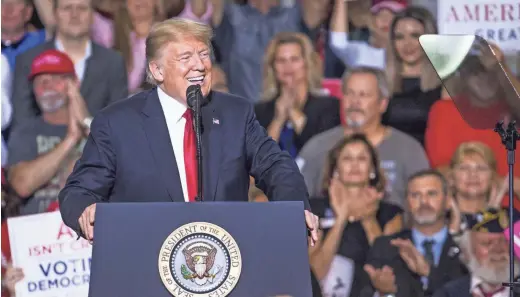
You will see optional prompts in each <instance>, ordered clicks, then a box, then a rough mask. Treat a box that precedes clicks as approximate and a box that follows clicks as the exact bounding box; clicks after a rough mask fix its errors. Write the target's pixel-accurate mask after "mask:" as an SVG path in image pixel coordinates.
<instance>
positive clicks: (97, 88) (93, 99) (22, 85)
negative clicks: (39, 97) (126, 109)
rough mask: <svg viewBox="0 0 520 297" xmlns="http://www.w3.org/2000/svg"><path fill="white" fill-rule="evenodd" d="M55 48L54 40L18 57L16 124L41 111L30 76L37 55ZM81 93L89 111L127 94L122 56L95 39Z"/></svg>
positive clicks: (92, 112)
mask: <svg viewBox="0 0 520 297" xmlns="http://www.w3.org/2000/svg"><path fill="white" fill-rule="evenodd" d="M49 49H55V43H54V40H51V41H48V42H45V43H43V44H40V45H38V46H36V47H34V48H32V49H30V50H28V51H26V52H24V53H23V54H21V55H18V57H16V67H15V71H14V82H13V97H12V102H13V125H16V124H18V123H20V122H22V121H24V120H26V119H31V118H33V117H35V116H37V115H38V114H39V112H40V110H39V108H38V106H37V105H36V100H35V99H34V95H33V92H32V84H31V82H30V81H29V79H28V76H29V74H30V73H31V64H32V61H33V60H34V58H36V56H38V55H39V54H41V53H42V52H43V51H46V50H49ZM80 93H81V95H82V96H83V98H84V99H85V103H86V104H87V108H88V110H89V112H90V114H92V115H94V114H96V112H98V111H99V110H101V109H102V108H103V107H105V106H107V105H109V104H111V103H113V102H115V101H117V100H121V99H124V98H126V97H127V96H128V79H127V73H126V66H125V61H124V59H123V56H121V55H120V54H119V53H117V52H115V51H114V50H111V49H107V48H105V47H102V46H100V45H98V44H96V43H94V42H92V55H91V56H90V57H89V58H88V60H87V62H86V68H85V74H84V76H83V81H82V82H81V87H80Z"/></svg>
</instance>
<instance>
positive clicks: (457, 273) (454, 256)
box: [362, 230, 467, 297]
mask: <svg viewBox="0 0 520 297" xmlns="http://www.w3.org/2000/svg"><path fill="white" fill-rule="evenodd" d="M395 238H402V239H410V240H412V232H411V230H404V231H401V232H399V233H397V234H394V235H391V236H382V237H379V238H378V239H376V240H375V241H374V244H373V245H372V248H371V249H370V252H369V255H368V259H367V264H371V265H373V266H374V267H376V268H380V267H383V266H384V265H388V266H390V267H392V268H393V270H394V274H395V276H396V284H397V287H398V292H397V297H421V296H431V295H432V294H433V292H434V291H435V290H436V289H439V288H440V287H442V286H443V285H444V284H445V283H447V282H449V281H451V280H453V279H456V278H458V277H461V276H463V275H465V274H467V270H466V267H465V266H464V264H463V263H462V262H461V261H460V259H459V253H460V249H459V248H458V247H457V245H456V244H455V242H454V241H453V239H452V238H451V236H449V235H448V237H447V238H446V241H445V242H444V246H443V248H442V253H441V257H440V261H439V265H438V266H436V267H433V269H431V271H430V275H429V277H428V288H426V289H424V288H423V284H422V282H421V278H420V277H419V276H418V275H416V274H415V273H413V272H411V271H410V270H409V269H408V266H407V265H406V263H405V262H404V261H403V259H402V258H401V256H400V255H399V251H398V249H397V248H396V247H394V246H393V245H391V244H390V241H391V240H392V239H395ZM373 292H374V289H373V288H371V287H370V288H369V289H367V288H365V289H364V293H365V294H368V295H362V296H369V295H370V294H373Z"/></svg>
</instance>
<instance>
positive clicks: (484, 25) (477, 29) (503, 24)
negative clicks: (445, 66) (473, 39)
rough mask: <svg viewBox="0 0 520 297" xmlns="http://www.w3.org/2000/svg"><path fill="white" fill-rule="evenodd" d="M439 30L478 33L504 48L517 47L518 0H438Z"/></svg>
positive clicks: (519, 35)
mask: <svg viewBox="0 0 520 297" xmlns="http://www.w3.org/2000/svg"><path fill="white" fill-rule="evenodd" d="M437 3H438V16H437V18H438V26H439V34H470V35H479V36H481V37H482V38H484V39H486V40H487V41H489V42H493V43H496V44H497V45H498V46H499V47H500V48H501V49H502V50H503V51H504V52H517V51H520V2H519V1H518V0H487V1H486V0H484V1H479V0H458V1H452V0H438V2H437Z"/></svg>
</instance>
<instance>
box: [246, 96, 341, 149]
mask: <svg viewBox="0 0 520 297" xmlns="http://www.w3.org/2000/svg"><path fill="white" fill-rule="evenodd" d="M275 104H276V99H273V100H270V101H266V102H260V103H257V104H256V106H255V113H256V117H257V118H258V122H260V125H262V126H263V127H264V128H265V129H267V128H268V127H269V124H271V121H272V120H273V118H274V113H275ZM303 113H304V114H305V115H306V116H307V123H305V127H304V128H303V131H302V133H301V134H300V135H294V140H295V143H294V144H295V146H296V149H297V151H298V152H299V151H300V150H301V149H302V147H303V145H305V143H306V142H307V141H308V140H309V139H310V138H311V137H313V136H314V135H316V134H319V133H321V132H323V131H326V130H328V129H331V128H334V127H336V126H338V125H340V124H341V121H340V116H339V115H340V101H339V100H338V99H337V98H334V97H330V96H315V95H312V94H309V95H308V99H307V102H306V103H305V106H304V107H303Z"/></svg>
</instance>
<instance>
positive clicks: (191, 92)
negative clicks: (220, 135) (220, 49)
mask: <svg viewBox="0 0 520 297" xmlns="http://www.w3.org/2000/svg"><path fill="white" fill-rule="evenodd" d="M186 101H187V103H188V107H189V108H190V109H191V110H193V126H194V127H193V128H194V130H195V139H196V143H197V197H195V201H204V198H203V196H202V177H203V176H204V175H203V174H202V137H201V130H202V125H201V123H202V113H201V108H202V105H203V104H204V96H202V91H201V89H200V85H191V86H189V87H188V89H186Z"/></svg>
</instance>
